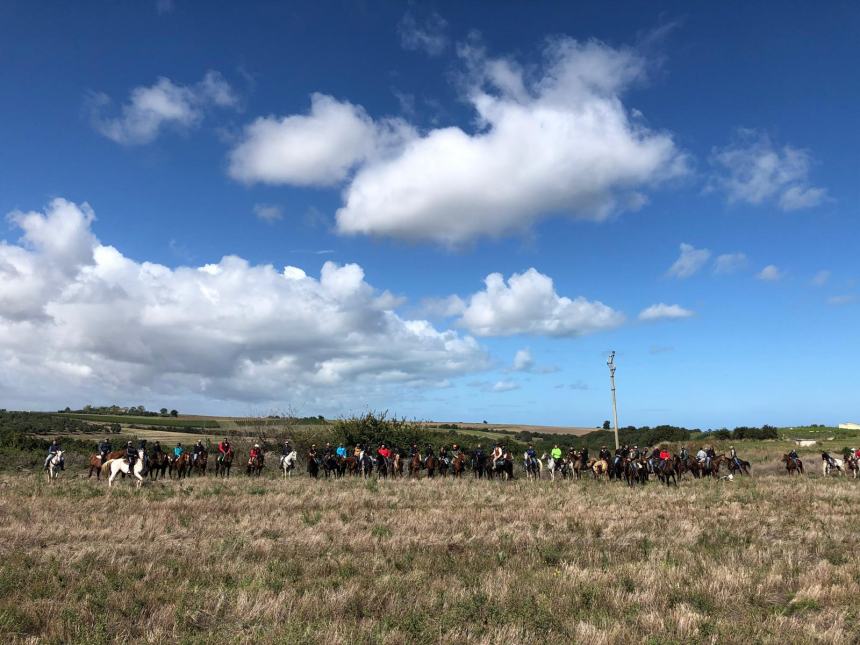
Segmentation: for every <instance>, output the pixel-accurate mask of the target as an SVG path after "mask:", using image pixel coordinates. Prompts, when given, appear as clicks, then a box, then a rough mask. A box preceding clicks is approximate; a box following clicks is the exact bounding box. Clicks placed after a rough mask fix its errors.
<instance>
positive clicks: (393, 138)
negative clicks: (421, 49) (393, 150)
mask: <svg viewBox="0 0 860 645" xmlns="http://www.w3.org/2000/svg"><path fill="white" fill-rule="evenodd" d="M411 136H412V131H411V129H410V128H409V127H408V126H406V125H405V123H403V122H402V121H398V120H393V119H388V120H384V121H382V122H380V123H376V122H374V121H373V119H371V118H370V116H368V114H367V112H365V110H364V108H362V107H361V106H358V105H353V104H352V103H349V102H347V101H338V100H337V99H335V98H333V97H331V96H327V95H325V94H313V95H312V96H311V109H310V112H309V113H308V114H298V115H291V116H285V117H280V118H278V117H274V116H267V117H262V118H259V119H257V120H256V121H254V122H253V123H251V124H250V125H248V126H247V127H246V128H245V131H244V134H243V135H242V139H241V141H240V142H239V143H238V145H237V146H236V147H235V148H234V149H233V150H232V151H231V153H230V167H229V172H230V176H231V177H233V178H234V179H237V180H239V181H243V182H246V183H252V182H263V183H267V184H292V185H297V186H331V185H334V184H337V183H339V182H341V181H343V180H344V179H345V178H346V177H347V175H349V173H350V171H351V170H352V169H353V168H355V166H356V165H357V164H359V163H361V162H364V161H367V160H368V159H369V158H371V157H373V156H375V155H377V154H381V153H383V152H384V150H385V149H386V147H389V146H392V145H398V144H399V142H401V141H402V140H405V139H408V138H410V137H411Z"/></svg>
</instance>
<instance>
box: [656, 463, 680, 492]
mask: <svg viewBox="0 0 860 645" xmlns="http://www.w3.org/2000/svg"><path fill="white" fill-rule="evenodd" d="M655 470H656V472H657V476H658V477H659V478H660V481H662V482H663V483H664V484H666V486H668V485H669V483H670V482H671V483H673V484H675V486H677V485H678V466H677V464H676V463H675V460H674V459H663V460H661V461H660V463H659V464H657V467H656V468H655Z"/></svg>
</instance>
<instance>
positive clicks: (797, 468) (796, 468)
mask: <svg viewBox="0 0 860 645" xmlns="http://www.w3.org/2000/svg"><path fill="white" fill-rule="evenodd" d="M782 460H783V461H784V462H785V470H786V471H787V472H788V474H789V475H791V474H793V473H796V474H797V475H802V474H803V461H802V460H801V459H800V458H799V457H798V459H797V461H796V462H795V460H794V459H792V458H791V457H789V456H788V455H783V456H782Z"/></svg>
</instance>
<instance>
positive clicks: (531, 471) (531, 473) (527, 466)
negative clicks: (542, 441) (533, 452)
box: [523, 452, 541, 479]
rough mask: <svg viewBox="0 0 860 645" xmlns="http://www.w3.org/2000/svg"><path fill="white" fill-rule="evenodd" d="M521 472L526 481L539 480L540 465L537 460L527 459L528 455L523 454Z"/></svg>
mask: <svg viewBox="0 0 860 645" xmlns="http://www.w3.org/2000/svg"><path fill="white" fill-rule="evenodd" d="M523 470H524V471H525V473H526V478H527V479H540V471H541V463H540V461H539V460H537V459H534V458H532V457H529V453H527V452H526V453H523Z"/></svg>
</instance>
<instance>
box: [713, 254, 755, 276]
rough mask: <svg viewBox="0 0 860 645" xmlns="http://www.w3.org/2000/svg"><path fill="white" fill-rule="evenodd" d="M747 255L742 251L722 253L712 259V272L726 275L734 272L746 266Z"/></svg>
mask: <svg viewBox="0 0 860 645" xmlns="http://www.w3.org/2000/svg"><path fill="white" fill-rule="evenodd" d="M746 265H747V256H746V254H744V253H723V254H722V255H718V256H717V257H716V259H715V260H714V273H716V274H718V275H727V274H730V273H736V272H738V271H740V270H741V269H743V268H744V267H746Z"/></svg>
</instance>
